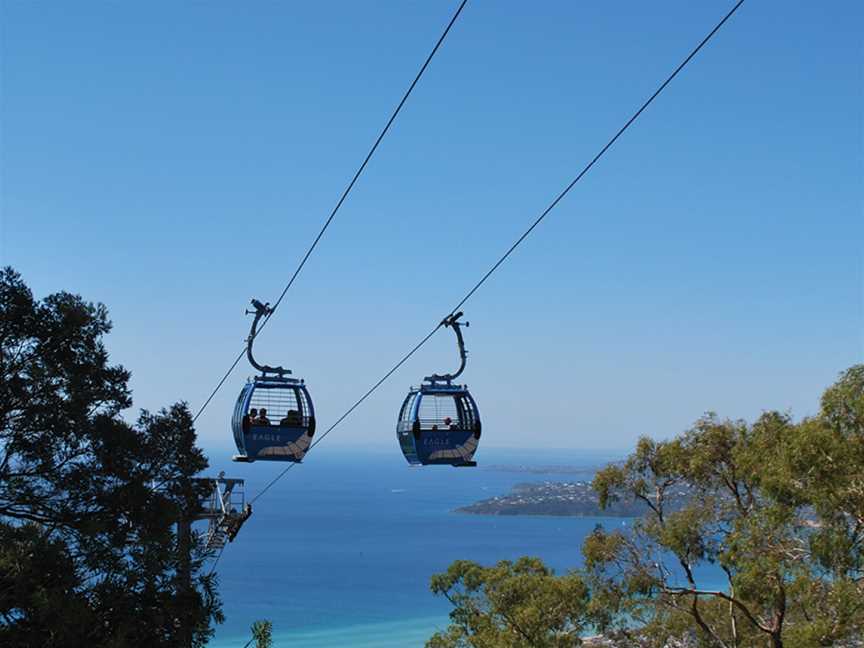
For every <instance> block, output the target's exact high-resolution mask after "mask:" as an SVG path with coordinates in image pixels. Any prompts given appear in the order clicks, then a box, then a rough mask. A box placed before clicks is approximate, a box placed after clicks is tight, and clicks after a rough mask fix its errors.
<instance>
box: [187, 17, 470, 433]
mask: <svg viewBox="0 0 864 648" xmlns="http://www.w3.org/2000/svg"><path fill="white" fill-rule="evenodd" d="M467 2H468V0H462V2H461V3H460V4H459V7H458V8H457V9H456V12H455V13H454V14H453V17H452V18H450V22H449V23H447V27H446V28H445V29H444V31H443V32H442V34H441V36H440V37H439V38H438V42H436V43H435V47H433V48H432V51H431V52H430V53H429V56H427V57H426V60H425V61H424V62H423V66H422V67H421V68H420V71H419V72H418V73H417V75H416V76H415V77H414V80H413V81H412V82H411V85H410V86H408V90H406V91H405V94H404V95H402V99H401V100H400V101H399V104H398V105H397V106H396V109H395V110H394V111H393V114H391V115H390V119H388V120H387V124H386V125H385V126H384V128H383V129H382V131H381V133H380V134H379V135H378V138H377V139H376V140H375V143H374V144H373V145H372V148H371V149H369V152H368V153H367V154H366V157H365V158H364V159H363V163H362V164H361V165H360V166H359V167H358V169H357V171H356V172H355V173H354V177H352V178H351V182H349V183H348V186H347V187H345V190H344V191H343V192H342V195H341V196H340V197H339V200H338V201H337V203H336V206H335V207H333V210H332V211H331V212H330V215H329V216H328V217H327V220H326V221H324V225H323V226H322V227H321V230H320V231H319V232H318V235H317V236H316V237H315V239H314V240H313V241H312V244H311V245H310V246H309V249H308V250H306V254H304V255H303V258H302V259H301V260H300V264H299V265H298V266H297V269H296V270H295V271H294V274H292V275H291V278H290V279H289V280H288V283H287V284H286V285H285V288H284V289H283V290H282V293H281V294H280V295H279V299H277V300H276V303H275V304H274V305H273V307H272V308H271V310H270V312H269V313H268V314H267V316H266V317H265V318H264V321H263V322H262V323H261V325H260V326H259V327H258V332H257V333H256V334H255V335H256V337H257V335H258V334H259V333H260V332H261V330H262V329H263V328H264V327H265V326H266V325H267V322H269V321H270V318H271V317H273V314H274V313H275V312H276V309H277V308H279V305H280V304H281V303H282V300H283V299H284V298H285V295H286V294H287V293H288V290H289V289H290V288H291V286H292V285H293V284H294V281H295V280H296V279H297V276H298V275H299V274H300V271H301V270H302V269H303V266H305V265H306V261H308V260H309V257H310V256H311V254H312V252H313V251H314V250H315V248H316V247H317V246H318V242H319V241H320V240H321V237H322V236H324V232H326V231H327V228H328V227H330V223H331V222H333V218H334V217H335V216H336V213H337V212H338V211H339V208H340V207H342V203H344V202H345V199H346V198H347V197H348V194H349V193H351V190H352V189H353V188H354V185H355V184H356V182H357V180H358V179H359V178H360V175H361V174H362V173H363V171H364V169H365V168H366V165H367V164H369V160H371V159H372V156H373V155H374V154H375V151H376V150H377V149H378V145H379V144H380V143H381V140H383V139H384V136H385V135H386V134H387V131H389V130H390V126H392V125H393V122H394V121H396V116H397V115H398V114H399V111H401V110H402V106H404V105H405V102H406V101H408V97H409V96H411V92H412V91H413V90H414V87H415V86H416V85H417V83H418V82H419V81H420V78H421V77H422V76H423V73H424V72H425V71H426V68H427V67H429V64H430V63H431V62H432V59H433V58H434V57H435V54H436V52H437V51H438V48H440V47H441V44H442V43H443V42H444V39H445V38H447V34H448V33H449V32H450V28H451V27H453V24H454V23H455V22H456V20H457V19H458V18H459V14H461V13H462V9H463V8H464V7H465V4H466V3H467ZM245 353H246V347H245V346H244V348H243V350H242V351H241V352H240V354H239V355H238V356H237V358H235V360H234V362H233V363H232V364H231V366H230V367H229V368H228V371H226V372H225V375H224V376H222V379H221V380H220V381H219V382H218V383H217V384H216V387H215V388H214V389H213V391H212V392H211V393H210V396H208V397H207V400H206V401H204V404H203V405H202V406H201V408H200V409H199V410H198V412H197V413H196V414H195V416H194V417H192V422H193V423H194V422H195V421H196V420H198V417H199V416H201V413H202V412H203V411H204V409H205V408H206V407H207V406H208V405H209V404H210V401H211V400H213V397H214V396H216V393H217V392H218V391H219V389H221V387H222V385H224V384H225V381H226V380H228V377H229V376H230V375H231V373H232V372H233V371H234V369H235V368H236V367H237V364H238V363H239V362H240V360H241V359H242V358H243V355H244V354H245Z"/></svg>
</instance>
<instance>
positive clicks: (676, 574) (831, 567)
mask: <svg viewBox="0 0 864 648" xmlns="http://www.w3.org/2000/svg"><path fill="white" fill-rule="evenodd" d="M594 488H595V489H596V491H597V492H598V495H599V498H600V502H601V505H604V506H605V505H607V504H608V503H610V502H612V501H614V500H617V499H620V498H628V499H635V500H639V501H641V502H643V503H644V504H645V506H646V508H647V513H646V514H645V516H644V517H643V518H642V519H640V520H638V521H636V523H635V524H633V525H632V526H631V528H630V530H629V531H622V530H616V531H613V532H611V533H610V532H606V531H604V530H603V529H602V528H598V529H597V530H595V532H594V533H593V534H591V535H590V536H589V537H588V538H587V539H586V541H585V543H584V546H583V553H584V556H585V563H586V569H587V572H588V576H587V577H588V579H589V582H590V584H591V589H592V601H591V612H592V615H593V617H594V619H595V622H596V623H597V624H598V626H599V627H600V628H601V629H603V630H604V631H606V632H607V633H610V634H614V635H616V636H617V637H618V638H619V641H620V642H621V643H622V645H638V646H643V645H647V646H651V645H656V646H663V645H665V644H666V642H668V641H670V640H671V639H678V640H680V639H681V638H682V637H683V638H686V639H687V640H688V641H690V642H691V643H693V644H694V645H699V646H712V647H720V648H739V647H744V646H753V645H766V646H771V647H772V648H781V647H783V646H786V647H789V646H794V647H801V648H804V647H805V646H808V647H809V646H830V645H843V642H845V641H851V640H852V639H854V638H856V637H861V636H862V634H864V578H862V577H864V571H862V570H864V555H862V546H864V367H862V366H856V367H852V368H851V369H849V370H848V371H846V372H845V373H844V374H843V375H842V376H841V378H840V380H839V381H838V382H837V383H836V384H835V385H833V386H832V387H830V388H829V389H828V390H827V391H826V392H825V394H824V396H823V398H822V407H821V411H820V412H819V414H818V415H817V416H814V417H812V418H808V419H805V420H803V421H801V422H798V423H795V422H793V421H792V420H791V418H790V417H789V416H788V415H786V414H781V413H778V412H766V413H764V414H763V415H762V416H761V417H760V418H759V419H758V420H757V421H756V422H755V423H753V424H747V423H746V422H744V421H732V420H728V419H720V418H719V417H717V416H716V415H713V414H709V415H707V416H705V417H703V418H702V419H700V420H699V421H698V422H697V423H696V424H695V425H694V426H693V427H692V428H691V429H690V430H688V431H687V432H686V433H685V434H683V435H681V436H679V437H677V438H674V439H672V440H670V441H663V442H657V441H652V440H651V439H648V438H643V439H641V440H640V441H639V443H638V445H637V447H636V450H635V452H634V453H633V454H632V455H631V456H630V457H629V458H628V459H627V461H626V462H625V463H624V464H623V465H611V466H608V467H606V468H605V469H603V470H602V471H600V472H599V473H598V474H597V475H596V477H595V479H594ZM673 499H675V500H676V501H678V502H680V501H681V500H682V499H683V500H684V501H685V502H686V503H685V504H684V505H683V506H680V505H679V506H678V507H674V508H670V500H673ZM710 565H714V566H716V567H717V568H719V569H714V570H710V569H706V567H707V566H710ZM717 573H720V574H722V575H723V579H722V582H717V579H716V578H715V577H713V576H712V574H717Z"/></svg>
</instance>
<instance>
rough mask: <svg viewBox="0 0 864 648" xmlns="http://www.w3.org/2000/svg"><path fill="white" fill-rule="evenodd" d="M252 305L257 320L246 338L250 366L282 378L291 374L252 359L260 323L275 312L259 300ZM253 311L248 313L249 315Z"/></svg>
mask: <svg viewBox="0 0 864 648" xmlns="http://www.w3.org/2000/svg"><path fill="white" fill-rule="evenodd" d="M252 305H253V306H254V307H255V311H254V313H255V319H253V320H252V329H251V330H250V331H249V337H248V338H246V357H247V358H249V364H251V365H252V366H253V367H255V368H256V369H257V370H258V371H260V372H261V373H262V374H268V373H274V374H278V375H279V376H280V377H281V376H284V375H285V374H290V373H291V370H290V369H284V368H283V367H271V366H270V365H261V364H258V363H257V362H255V358H254V357H252V344H253V343H254V342H255V336H256V335H258V322H259V320H260V319H261V318H262V317H264V316H265V315H269V314H270V313H272V312H273V309H271V308H270V304H269V303H267V304H262V303H261V302H260V301H258V300H257V299H253V300H252ZM251 312H253V311H248V310H247V311H246V314H247V315H248V314H249V313H251Z"/></svg>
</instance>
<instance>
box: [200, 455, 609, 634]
mask: <svg viewBox="0 0 864 648" xmlns="http://www.w3.org/2000/svg"><path fill="white" fill-rule="evenodd" d="M227 455H228V451H224V452H220V453H216V452H213V453H211V463H212V464H213V467H212V469H211V471H212V472H213V473H214V474H215V472H218V470H220V469H224V470H225V471H226V473H227V474H228V475H229V476H233V477H242V478H245V479H246V480H247V483H246V493H247V500H248V499H250V497H252V496H254V495H255V494H256V493H257V492H259V491H260V489H261V488H263V486H264V485H265V484H266V483H267V482H268V481H269V480H270V479H272V477H273V476H275V475H276V474H277V473H278V472H280V471H281V470H282V469H284V467H285V465H284V464H268V463H264V462H258V463H255V464H251V465H249V464H232V463H230V462H229V461H224V460H220V458H219V457H220V456H221V457H227ZM476 458H477V459H478V461H479V463H480V466H479V467H477V468H450V467H443V466H432V467H424V468H410V467H409V466H408V465H407V464H406V463H405V461H404V459H403V458H402V456H401V454H400V453H399V451H398V449H397V448H396V447H395V443H394V447H393V448H392V449H391V450H389V451H388V450H385V449H381V450H351V451H347V450H344V449H331V448H326V447H322V448H320V449H317V450H316V451H314V452H313V453H310V454H309V456H308V457H307V459H306V461H305V462H304V463H303V464H302V465H298V466H296V467H294V468H293V469H291V470H290V471H289V472H288V474H286V475H285V476H284V477H283V478H282V479H281V480H280V481H279V482H277V483H276V485H274V486H273V487H272V488H271V489H270V490H269V491H268V492H267V493H266V494H264V495H263V497H261V498H260V499H259V500H258V501H257V502H256V503H255V505H254V512H253V515H252V517H251V518H250V519H249V520H248V521H247V523H246V524H245V525H244V527H243V529H242V530H241V532H240V535H239V536H238V537H237V539H236V540H235V542H233V543H232V544H229V545H228V546H227V547H226V549H225V551H224V553H223V555H222V557H221V559H220V561H219V563H218V566H217V572H218V574H219V579H220V591H221V594H222V598H223V602H224V611H225V614H226V616H227V621H226V622H225V623H224V624H223V625H221V626H220V627H219V628H218V629H217V633H216V637H215V639H214V640H213V641H212V642H211V644H210V646H211V647H212V648H227V647H228V646H232V647H238V648H239V647H241V646H243V645H244V644H245V643H246V641H247V640H248V639H249V637H250V634H249V626H250V625H251V624H252V622H253V621H255V620H256V619H269V620H270V621H272V622H273V630H274V639H275V645H276V646H281V645H291V646H310V647H314V648H319V647H320V648H324V647H331V646H333V647H335V646H361V647H362V646H405V647H408V646H422V645H423V644H424V642H425V640H426V639H428V638H429V637H430V636H431V634H432V633H433V632H434V631H435V630H436V629H443V628H444V627H446V625H447V613H448V611H449V607H448V605H447V603H446V601H445V600H443V599H440V598H437V597H435V596H433V595H432V593H431V592H430V591H429V579H430V577H431V576H432V574H434V573H436V572H439V571H443V570H445V569H446V568H447V566H448V565H449V564H450V563H451V562H452V561H454V560H456V559H470V560H476V561H478V562H481V563H485V564H489V563H494V562H495V561H498V560H502V559H515V558H517V557H519V556H523V555H533V556H539V557H541V558H543V559H544V560H545V561H547V563H548V564H550V565H551V566H553V567H554V568H555V569H556V570H559V571H561V572H564V571H567V570H568V569H570V568H574V567H577V566H579V565H580V545H581V542H582V539H583V538H584V537H585V535H586V534H587V533H589V532H590V531H591V530H592V529H593V528H594V526H595V525H596V524H597V523H598V522H602V523H604V524H605V525H607V526H620V525H621V524H622V520H620V519H615V518H608V519H597V518H551V517H498V516H475V515H465V514H457V513H453V509H454V508H456V507H458V506H461V505H464V504H469V503H472V502H474V501H476V500H478V499H482V498H486V497H491V496H493V495H501V494H504V493H507V492H508V491H509V490H510V488H511V487H512V486H513V485H514V484H516V483H519V482H525V481H545V480H561V481H566V480H572V479H574V476H573V475H560V474H558V475H532V474H526V473H518V472H506V471H500V470H490V469H489V466H492V465H495V464H509V465H518V464H531V465H549V464H556V465H561V464H569V465H575V466H581V467H584V468H586V469H590V468H593V467H596V466H600V465H603V464H604V463H605V462H606V461H608V460H611V459H614V458H617V457H613V456H611V455H609V454H597V453H595V454H590V455H587V454H585V453H579V452H576V451H563V452H562V451H554V452H553V451H545V452H540V451H535V452H531V453H528V454H526V453H525V452H522V451H514V450H494V449H482V448H481V450H480V451H479V452H478V454H477V457H476ZM585 478H587V475H586V477H585Z"/></svg>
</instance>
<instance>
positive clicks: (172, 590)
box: [0, 268, 221, 647]
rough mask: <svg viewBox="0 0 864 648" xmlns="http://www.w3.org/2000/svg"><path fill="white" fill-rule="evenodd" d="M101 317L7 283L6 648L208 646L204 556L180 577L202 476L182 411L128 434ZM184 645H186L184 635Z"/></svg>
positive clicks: (211, 612) (1, 292) (0, 313)
mask: <svg viewBox="0 0 864 648" xmlns="http://www.w3.org/2000/svg"><path fill="white" fill-rule="evenodd" d="M110 330H111V323H110V321H109V319H108V312H107V309H106V308H105V307H104V306H103V305H101V304H92V303H89V302H86V301H84V300H82V299H81V298H80V297H79V296H77V295H72V294H69V293H65V292H61V293H57V294H53V295H49V296H48V297H46V298H44V299H42V300H36V299H35V298H34V297H33V295H32V293H31V291H30V290H29V289H28V288H27V286H26V285H25V284H24V282H23V280H22V279H21V277H20V276H19V275H18V274H17V273H16V272H15V271H13V270H12V269H11V268H5V269H3V270H2V272H0V644H2V645H5V646H61V645H62V646H68V645H90V646H109V645H110V646H112V647H122V646H141V645H146V646H176V645H178V643H181V644H182V643H184V640H185V639H189V638H190V637H189V631H190V629H191V634H192V636H191V639H192V640H193V642H194V644H195V645H203V644H204V643H205V641H206V639H207V638H208V637H209V636H210V635H211V634H212V632H211V629H210V628H211V624H212V623H213V622H214V621H220V620H221V611H220V603H219V600H218V596H217V594H216V592H215V589H214V582H213V579H212V578H211V577H208V576H206V575H204V574H203V573H202V571H201V565H202V561H203V559H204V558H205V553H204V551H203V548H202V547H201V546H200V544H198V543H197V542H195V541H194V540H193V545H194V546H193V548H192V554H191V555H192V559H191V562H190V563H189V564H188V570H189V573H190V575H191V580H192V587H191V588H187V587H185V585H184V579H183V578H181V576H182V574H183V570H184V568H186V567H187V565H186V563H185V561H181V560H179V559H178V555H180V554H178V551H177V549H178V547H177V542H178V538H177V533H176V531H175V525H176V523H177V521H178V519H180V518H181V517H182V516H183V515H188V514H189V513H190V512H192V511H194V510H196V508H197V506H198V502H199V500H200V497H201V495H202V493H201V492H200V488H201V485H200V484H199V483H198V482H196V480H195V479H194V475H195V474H196V473H198V472H200V471H201V470H203V469H204V468H206V467H207V460H206V458H205V457H204V455H203V453H202V452H201V450H200V449H198V448H197V447H196V436H195V431H194V428H193V425H192V418H191V416H190V413H189V411H188V409H187V408H186V406H185V405H184V404H182V403H180V404H175V405H172V406H170V407H167V408H165V409H163V410H161V411H160V412H158V413H155V414H153V413H149V412H146V411H142V412H141V413H140V416H139V417H138V419H137V422H136V423H134V424H130V423H127V422H126V421H125V420H124V419H123V418H121V416H120V413H121V411H122V410H124V409H127V408H129V407H130V406H131V404H132V402H131V396H130V391H129V387H128V380H129V373H128V371H126V370H125V369H124V368H123V367H120V366H117V365H111V364H110V363H109V359H108V353H107V351H106V349H105V346H104V343H103V338H104V336H105V335H106V334H108V333H109V332H110ZM184 633H185V634H184Z"/></svg>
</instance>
